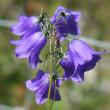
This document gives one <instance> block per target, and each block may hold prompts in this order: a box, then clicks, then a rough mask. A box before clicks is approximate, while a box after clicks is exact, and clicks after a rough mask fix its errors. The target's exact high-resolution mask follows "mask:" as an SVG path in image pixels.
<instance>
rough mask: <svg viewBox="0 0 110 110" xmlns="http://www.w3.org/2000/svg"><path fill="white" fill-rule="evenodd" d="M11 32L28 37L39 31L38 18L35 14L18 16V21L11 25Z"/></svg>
mask: <svg viewBox="0 0 110 110" xmlns="http://www.w3.org/2000/svg"><path fill="white" fill-rule="evenodd" d="M11 31H12V33H14V34H15V35H18V36H20V37H23V36H24V35H25V36H26V37H28V36H29V35H31V34H33V33H35V32H39V31H41V26H40V23H38V18H37V17H35V16H31V17H27V16H23V15H21V16H19V22H18V23H17V24H15V25H13V26H12V27H11Z"/></svg>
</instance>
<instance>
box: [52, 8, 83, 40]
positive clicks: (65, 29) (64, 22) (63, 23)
mask: <svg viewBox="0 0 110 110" xmlns="http://www.w3.org/2000/svg"><path fill="white" fill-rule="evenodd" d="M80 16H81V13H80V12H77V11H72V10H69V9H65V8H64V7H62V6H59V7H58V8H57V9H56V11H55V14H54V16H53V17H52V18H51V21H52V23H53V24H54V25H55V27H56V33H57V37H58V38H59V39H60V40H63V39H64V38H65V37H67V35H68V34H72V35H79V34H80V28H79V26H78V21H79V19H80Z"/></svg>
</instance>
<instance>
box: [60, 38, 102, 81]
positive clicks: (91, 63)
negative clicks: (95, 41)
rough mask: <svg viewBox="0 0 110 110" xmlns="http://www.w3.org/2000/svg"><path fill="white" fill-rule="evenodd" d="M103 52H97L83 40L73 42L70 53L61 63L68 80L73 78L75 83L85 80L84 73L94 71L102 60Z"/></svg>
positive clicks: (70, 45)
mask: <svg viewBox="0 0 110 110" xmlns="http://www.w3.org/2000/svg"><path fill="white" fill-rule="evenodd" d="M102 53H103V52H96V51H95V50H93V49H92V48H91V47H90V46H89V45H87V44H86V43H84V42H83V41H81V40H73V41H72V42H71V43H70V44H69V47H68V51H67V52H66V54H65V56H64V57H63V58H62V60H61V61H60V64H61V66H62V68H63V69H64V76H63V77H65V78H66V79H68V78H71V79H72V80H73V81H74V82H75V83H79V82H82V81H83V80H84V72H86V71H89V70H91V69H93V68H94V67H95V65H96V63H97V62H98V61H99V60H100V59H101V57H100V55H101V54H102Z"/></svg>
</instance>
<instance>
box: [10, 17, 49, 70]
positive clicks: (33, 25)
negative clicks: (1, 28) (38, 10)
mask: <svg viewBox="0 0 110 110" xmlns="http://www.w3.org/2000/svg"><path fill="white" fill-rule="evenodd" d="M19 20H20V21H19V22H18V23H17V24H15V25H14V26H12V27H11V31H12V33H14V34H15V35H18V36H20V40H11V44H14V45H15V46H16V49H15V53H16V56H17V57H18V58H28V59H29V64H30V65H31V67H32V68H35V67H36V66H37V64H38V63H39V62H40V61H41V60H40V59H39V54H40V52H41V50H42V49H43V47H44V46H45V45H46V41H47V39H46V37H44V36H43V34H42V33H41V31H40V30H41V29H40V28H41V27H40V23H38V22H37V20H38V19H37V18H36V17H34V16H32V17H26V16H20V18H19Z"/></svg>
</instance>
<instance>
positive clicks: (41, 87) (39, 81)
mask: <svg viewBox="0 0 110 110" xmlns="http://www.w3.org/2000/svg"><path fill="white" fill-rule="evenodd" d="M50 84H51V86H50ZM60 85H61V80H59V79H56V80H55V81H52V83H50V75H49V73H44V72H43V71H42V70H39V71H38V73H37V75H36V78H35V79H32V80H28V81H26V87H27V88H28V89H29V90H31V91H33V92H35V100H36V103H37V104H43V103H45V102H46V101H47V99H48V96H50V97H49V98H50V99H51V100H54V101H60V100H61V97H60V94H59V90H58V87H59V86H60ZM49 88H51V89H50V95H49Z"/></svg>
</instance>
